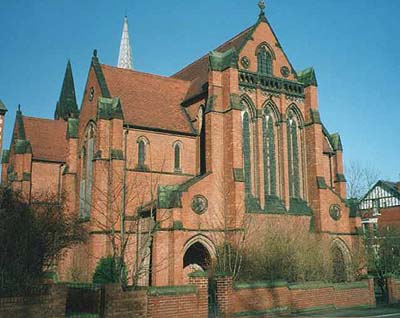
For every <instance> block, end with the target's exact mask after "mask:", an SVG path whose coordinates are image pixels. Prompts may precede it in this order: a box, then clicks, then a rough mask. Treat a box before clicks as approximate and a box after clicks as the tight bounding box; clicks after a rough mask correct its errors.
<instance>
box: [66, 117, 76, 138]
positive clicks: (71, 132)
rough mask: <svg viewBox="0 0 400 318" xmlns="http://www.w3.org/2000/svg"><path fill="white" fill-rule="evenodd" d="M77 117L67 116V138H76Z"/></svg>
mask: <svg viewBox="0 0 400 318" xmlns="http://www.w3.org/2000/svg"><path fill="white" fill-rule="evenodd" d="M78 124H79V119H77V118H68V121H67V138H78Z"/></svg>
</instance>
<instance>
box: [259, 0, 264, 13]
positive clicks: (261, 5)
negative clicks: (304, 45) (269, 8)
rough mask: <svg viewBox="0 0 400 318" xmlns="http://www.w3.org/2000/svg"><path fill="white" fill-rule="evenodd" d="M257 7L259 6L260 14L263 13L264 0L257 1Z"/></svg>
mask: <svg viewBox="0 0 400 318" xmlns="http://www.w3.org/2000/svg"><path fill="white" fill-rule="evenodd" d="M258 7H259V8H260V11H261V12H260V13H261V14H264V13H265V12H264V11H265V1H264V0H260V1H259V2H258Z"/></svg>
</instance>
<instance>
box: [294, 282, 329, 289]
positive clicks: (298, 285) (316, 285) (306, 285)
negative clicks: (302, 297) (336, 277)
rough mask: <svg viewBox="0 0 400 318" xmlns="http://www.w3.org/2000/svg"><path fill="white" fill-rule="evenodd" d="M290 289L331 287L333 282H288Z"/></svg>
mask: <svg viewBox="0 0 400 318" xmlns="http://www.w3.org/2000/svg"><path fill="white" fill-rule="evenodd" d="M288 287H289V289H290V290H295V289H319V288H332V287H333V283H328V282H322V281H315V282H304V283H292V284H289V286H288Z"/></svg>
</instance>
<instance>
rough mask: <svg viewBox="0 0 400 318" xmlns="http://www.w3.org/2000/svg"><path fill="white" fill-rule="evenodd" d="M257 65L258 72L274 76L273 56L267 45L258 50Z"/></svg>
mask: <svg viewBox="0 0 400 318" xmlns="http://www.w3.org/2000/svg"><path fill="white" fill-rule="evenodd" d="M257 66H258V67H257V71H258V73H260V74H263V75H269V76H272V57H271V54H270V53H269V51H268V50H267V49H266V47H265V46H261V47H260V48H259V49H258V51H257Z"/></svg>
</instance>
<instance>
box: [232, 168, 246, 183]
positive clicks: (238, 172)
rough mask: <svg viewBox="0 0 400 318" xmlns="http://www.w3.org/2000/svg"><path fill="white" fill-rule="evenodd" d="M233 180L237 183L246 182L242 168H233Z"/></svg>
mask: <svg viewBox="0 0 400 318" xmlns="http://www.w3.org/2000/svg"><path fill="white" fill-rule="evenodd" d="M233 180H235V181H236V182H244V174H243V169H242V168H233Z"/></svg>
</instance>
